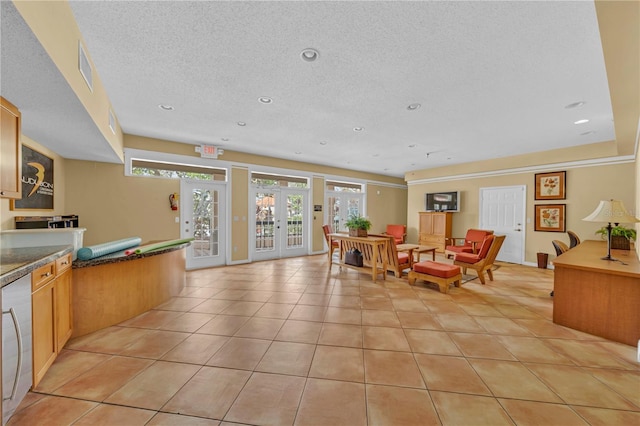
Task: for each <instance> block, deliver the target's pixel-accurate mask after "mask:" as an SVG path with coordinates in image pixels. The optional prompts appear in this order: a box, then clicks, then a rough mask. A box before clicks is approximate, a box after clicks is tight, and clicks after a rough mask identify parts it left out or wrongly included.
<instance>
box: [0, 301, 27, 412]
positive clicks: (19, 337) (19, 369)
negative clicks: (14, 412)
mask: <svg viewBox="0 0 640 426" xmlns="http://www.w3.org/2000/svg"><path fill="white" fill-rule="evenodd" d="M2 314H9V315H11V319H12V320H13V328H14V329H15V330H16V340H17V341H18V363H17V365H16V378H15V380H14V381H13V388H12V390H11V396H10V397H9V398H3V399H2V400H3V401H8V400H12V399H13V398H15V396H16V393H17V391H18V379H19V378H20V373H21V372H22V333H21V331H20V323H19V322H18V318H17V317H16V311H14V310H13V308H9V310H8V311H2Z"/></svg>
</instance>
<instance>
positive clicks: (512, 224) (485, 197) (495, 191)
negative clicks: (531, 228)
mask: <svg viewBox="0 0 640 426" xmlns="http://www.w3.org/2000/svg"><path fill="white" fill-rule="evenodd" d="M526 192H527V187H526V186H525V185H518V186H503V187H495V188H480V228H481V229H493V231H494V233H495V234H498V235H506V238H505V240H504V243H503V244H502V248H501V249H500V252H498V257H497V259H498V260H501V261H503V262H510V263H518V264H522V263H523V262H524V242H525V241H524V239H525V232H524V229H525V228H524V226H525V211H526V197H525V195H526Z"/></svg>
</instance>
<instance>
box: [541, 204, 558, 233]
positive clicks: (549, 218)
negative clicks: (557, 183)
mask: <svg viewBox="0 0 640 426" xmlns="http://www.w3.org/2000/svg"><path fill="white" fill-rule="evenodd" d="M535 208H536V224H535V228H534V229H535V230H536V231H547V232H565V209H566V204H537V205H536V206H535Z"/></svg>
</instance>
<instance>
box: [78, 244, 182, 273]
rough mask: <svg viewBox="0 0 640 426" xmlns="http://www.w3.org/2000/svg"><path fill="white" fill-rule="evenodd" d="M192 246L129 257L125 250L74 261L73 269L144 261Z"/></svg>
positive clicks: (180, 245)
mask: <svg viewBox="0 0 640 426" xmlns="http://www.w3.org/2000/svg"><path fill="white" fill-rule="evenodd" d="M190 244H191V243H190V242H189V243H183V244H178V245H175V246H170V247H164V248H159V249H157V250H153V251H150V252H147V253H142V254H131V255H129V256H127V255H125V254H124V252H125V250H121V251H117V252H115V253H111V254H107V255H104V256H100V257H96V258H95V259H89V260H80V259H76V260H74V261H73V268H74V269H78V268H86V267H87V266H97V265H105V264H109V263H117V262H127V261H129V260H135V259H142V258H145V257H149V256H156V255H158V254H163V253H169V252H171V251H175V250H181V249H183V248H186V247H188V246H189V245H190ZM134 248H135V247H134Z"/></svg>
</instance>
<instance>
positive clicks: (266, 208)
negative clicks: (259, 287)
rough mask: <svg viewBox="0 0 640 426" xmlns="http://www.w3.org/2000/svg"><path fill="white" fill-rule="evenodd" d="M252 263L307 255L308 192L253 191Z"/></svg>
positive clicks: (287, 189) (291, 190)
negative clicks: (253, 228) (253, 261)
mask: <svg viewBox="0 0 640 426" xmlns="http://www.w3.org/2000/svg"><path fill="white" fill-rule="evenodd" d="M254 193H255V197H254V198H255V232H253V233H252V235H254V237H255V240H254V243H253V255H252V259H253V260H266V259H277V258H280V257H290V256H302V255H305V254H307V253H308V247H307V246H308V242H307V240H308V238H307V218H308V215H309V214H308V205H307V198H308V191H307V190H299V189H291V188H278V189H273V190H264V189H256V190H255V192H254Z"/></svg>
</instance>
